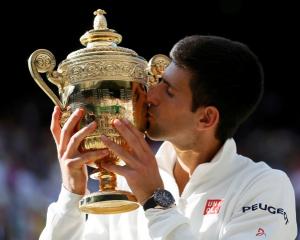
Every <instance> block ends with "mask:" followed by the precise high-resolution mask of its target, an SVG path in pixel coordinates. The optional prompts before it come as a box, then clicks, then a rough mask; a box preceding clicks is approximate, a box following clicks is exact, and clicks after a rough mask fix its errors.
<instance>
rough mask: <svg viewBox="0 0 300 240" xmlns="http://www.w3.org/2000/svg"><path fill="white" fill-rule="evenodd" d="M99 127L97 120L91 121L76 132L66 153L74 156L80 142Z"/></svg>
mask: <svg viewBox="0 0 300 240" xmlns="http://www.w3.org/2000/svg"><path fill="white" fill-rule="evenodd" d="M96 127H97V124H96V122H95V121H94V122H91V123H90V124H89V125H87V126H85V127H83V128H81V129H80V130H79V131H78V132H76V133H75V134H74V135H73V136H72V137H71V139H70V141H69V143H68V145H67V147H66V151H65V154H66V155H67V156H72V155H73V154H74V153H75V152H77V151H78V147H79V145H80V143H81V142H82V140H83V139H84V138H85V137H86V136H88V135H89V134H91V133H92V132H94V131H95V129H96Z"/></svg>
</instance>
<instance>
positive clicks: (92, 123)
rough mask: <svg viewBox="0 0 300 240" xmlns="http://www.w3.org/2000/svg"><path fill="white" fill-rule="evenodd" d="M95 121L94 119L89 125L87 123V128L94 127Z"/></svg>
mask: <svg viewBox="0 0 300 240" xmlns="http://www.w3.org/2000/svg"><path fill="white" fill-rule="evenodd" d="M96 125H97V123H96V122H95V121H93V122H91V123H90V124H89V125H87V127H88V128H93V127H96Z"/></svg>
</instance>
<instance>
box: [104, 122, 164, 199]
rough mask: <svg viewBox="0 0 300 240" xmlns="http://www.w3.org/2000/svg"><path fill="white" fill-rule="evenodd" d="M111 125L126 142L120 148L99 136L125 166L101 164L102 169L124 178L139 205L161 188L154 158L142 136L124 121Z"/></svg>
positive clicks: (160, 180)
mask: <svg viewBox="0 0 300 240" xmlns="http://www.w3.org/2000/svg"><path fill="white" fill-rule="evenodd" d="M113 125H114V126H115V128H116V129H117V130H118V132H119V133H120V134H121V136H122V137H123V138H124V139H125V141H126V142H127V146H126V147H122V146H120V145H118V144H116V143H114V142H113V141H111V140H110V139H108V138H107V137H105V136H101V139H102V141H103V142H104V144H105V145H106V146H107V147H108V148H109V149H111V150H112V151H113V152H115V153H116V154H117V155H118V156H119V157H120V158H121V159H122V160H123V161H124V162H125V163H126V165H125V166H119V165H114V164H112V163H110V162H103V163H102V167H103V168H106V169H107V170H108V171H112V172H115V173H117V174H119V175H122V176H124V177H125V178H126V180H127V183H128V185H129V186H130V188H131V190H132V192H133V193H134V195H135V196H136V197H137V199H138V201H139V202H140V203H143V202H144V201H145V200H146V199H147V198H149V197H150V196H151V195H152V194H153V192H154V191H155V190H156V189H157V188H159V187H160V188H161V187H163V182H162V179H161V176H160V174H159V170H158V166H157V163H156V159H155V156H154V154H153V152H152V150H151V148H150V147H149V145H148V144H147V142H146V141H145V139H144V135H143V134H142V133H141V132H139V131H138V130H137V129H136V128H135V127H133V126H132V124H131V123H130V122H129V121H128V120H126V119H124V120H119V119H116V120H114V122H113Z"/></svg>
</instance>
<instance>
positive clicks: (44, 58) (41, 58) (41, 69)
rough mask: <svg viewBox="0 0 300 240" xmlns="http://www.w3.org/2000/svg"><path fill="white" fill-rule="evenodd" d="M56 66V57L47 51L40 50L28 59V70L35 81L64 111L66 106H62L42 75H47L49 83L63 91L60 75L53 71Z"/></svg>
mask: <svg viewBox="0 0 300 240" xmlns="http://www.w3.org/2000/svg"><path fill="white" fill-rule="evenodd" d="M55 65H56V61H55V57H54V55H53V54H52V53H51V52H50V51H48V50H46V49H38V50H36V51H34V52H33V53H32V54H31V55H30V57H29V59H28V68H29V71H30V74H31V76H32V78H33V79H34V81H35V82H36V83H37V84H38V85H39V87H40V88H41V89H42V90H43V91H44V92H45V93H46V94H47V95H48V97H49V98H50V99H51V100H52V101H53V102H54V104H55V105H57V106H59V107H60V109H62V110H63V109H64V108H65V106H64V104H62V102H61V101H60V100H59V98H58V97H57V96H56V95H55V93H54V92H53V91H52V90H51V89H50V88H49V87H48V85H47V84H46V83H45V81H44V80H43V78H42V76H41V75H40V73H47V77H48V79H49V81H50V82H52V83H53V84H55V85H57V86H58V87H59V89H60V90H61V89H63V82H62V80H61V79H62V78H61V76H60V74H59V73H58V72H56V71H53V69H54V67H55Z"/></svg>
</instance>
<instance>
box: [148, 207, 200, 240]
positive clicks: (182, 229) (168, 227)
mask: <svg viewBox="0 0 300 240" xmlns="http://www.w3.org/2000/svg"><path fill="white" fill-rule="evenodd" d="M145 215H146V217H147V219H148V228H149V234H150V237H151V239H155V240H182V239H188V240H196V239H199V238H198V237H197V236H196V235H194V233H192V231H191V229H190V225H189V219H188V218H186V217H184V216H183V215H182V214H180V213H179V212H178V210H177V208H176V207H173V208H170V209H166V210H161V209H149V210H147V211H146V212H145Z"/></svg>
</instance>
